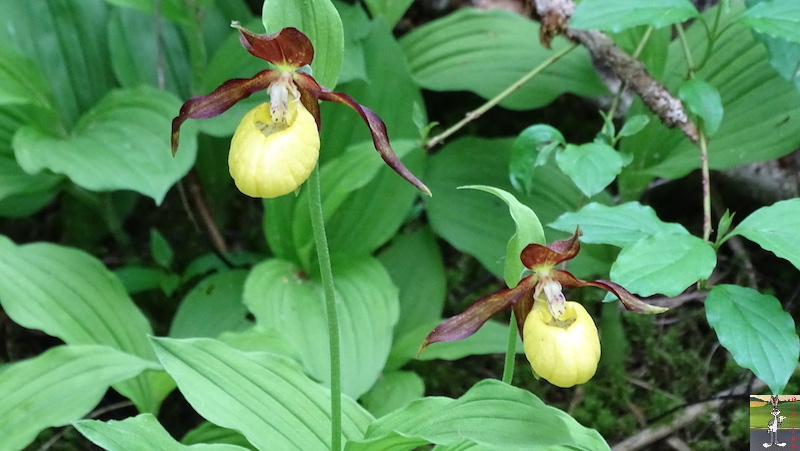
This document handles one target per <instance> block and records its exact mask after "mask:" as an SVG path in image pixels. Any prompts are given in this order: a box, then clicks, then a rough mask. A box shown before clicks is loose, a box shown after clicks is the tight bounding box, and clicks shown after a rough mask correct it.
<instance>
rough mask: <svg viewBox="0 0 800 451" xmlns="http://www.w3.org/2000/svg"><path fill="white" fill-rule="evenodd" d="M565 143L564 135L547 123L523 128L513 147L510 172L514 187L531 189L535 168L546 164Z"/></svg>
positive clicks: (519, 189)
mask: <svg viewBox="0 0 800 451" xmlns="http://www.w3.org/2000/svg"><path fill="white" fill-rule="evenodd" d="M565 144H566V141H565V140H564V135H562V134H561V132H560V131H558V129H556V128H553V127H551V126H549V125H546V124H536V125H531V126H530V127H527V128H526V129H525V130H522V132H520V134H519V136H517V139H516V140H515V141H514V145H513V146H512V147H511V163H510V164H509V169H508V172H509V177H510V178H511V184H512V185H513V186H514V188H516V189H517V190H518V191H522V190H525V191H530V190H531V189H532V187H533V183H534V180H533V177H532V175H533V174H532V170H533V168H534V167H537V166H542V165H544V164H546V163H547V161H548V160H549V158H550V154H551V153H552V152H553V150H555V149H556V148H557V147H558V146H563V145H565Z"/></svg>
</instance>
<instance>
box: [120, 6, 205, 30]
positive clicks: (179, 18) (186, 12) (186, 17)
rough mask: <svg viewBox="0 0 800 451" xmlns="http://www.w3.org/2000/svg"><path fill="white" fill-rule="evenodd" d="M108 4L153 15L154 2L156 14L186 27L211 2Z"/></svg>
mask: <svg viewBox="0 0 800 451" xmlns="http://www.w3.org/2000/svg"><path fill="white" fill-rule="evenodd" d="M106 1H107V2H108V3H111V4H114V5H118V6H124V7H128V8H135V9H137V10H139V11H142V12H145V13H148V14H150V15H152V14H154V12H155V7H156V2H157V3H158V14H159V15H160V16H162V17H165V18H167V19H169V20H171V21H173V22H177V23H179V24H181V25H186V24H188V23H189V22H191V21H192V20H193V18H194V16H195V15H196V14H197V11H196V10H197V8H207V7H208V6H209V5H211V4H212V3H213V0H194V3H187V2H185V1H183V0H106Z"/></svg>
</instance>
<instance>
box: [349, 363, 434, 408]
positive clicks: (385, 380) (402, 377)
mask: <svg viewBox="0 0 800 451" xmlns="http://www.w3.org/2000/svg"><path fill="white" fill-rule="evenodd" d="M424 394H425V382H424V381H423V380H422V378H421V377H419V375H417V373H414V372H411V371H392V372H387V373H384V374H383V376H382V377H381V378H380V379H378V382H376V383H375V385H374V386H373V387H372V388H371V389H370V391H368V392H366V393H364V396H362V397H361V400H360V401H361V404H363V405H364V407H365V408H366V409H367V410H369V412H370V413H371V414H373V415H375V417H376V418H380V417H382V416H384V415H386V414H388V413H391V412H393V411H395V410H397V409H400V408H401V407H405V405H406V404H408V403H409V402H411V401H413V400H415V399H419V398H422V397H423V395H424Z"/></svg>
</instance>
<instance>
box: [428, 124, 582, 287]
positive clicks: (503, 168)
mask: <svg viewBox="0 0 800 451" xmlns="http://www.w3.org/2000/svg"><path fill="white" fill-rule="evenodd" d="M512 143H513V140H512V139H493V140H492V139H482V138H473V137H468V138H462V139H458V140H455V141H453V142H451V143H449V144H447V145H446V146H445V147H444V148H442V149H441V151H439V152H437V153H436V154H435V155H433V156H432V157H431V158H430V160H429V162H428V167H427V169H426V171H425V178H424V180H423V181H424V182H425V184H426V185H427V186H428V188H430V189H431V191H432V192H433V193H434V195H433V197H430V198H425V199H424V201H425V205H426V210H427V213H428V219H429V220H430V223H431V227H432V228H433V230H434V231H435V232H436V233H437V234H438V235H439V236H441V237H442V238H444V239H445V240H447V241H448V242H450V244H452V245H453V246H454V247H455V248H457V249H459V250H461V251H463V252H466V253H469V254H471V255H474V256H475V257H476V258H477V259H478V260H480V262H481V263H482V264H483V265H484V266H485V267H486V268H487V269H489V271H491V272H492V273H494V274H495V275H498V276H502V275H503V264H504V252H505V251H504V250H505V249H506V246H507V244H508V241H507V240H508V237H510V236H511V235H513V234H514V222H513V220H512V219H511V217H510V216H509V215H508V207H507V206H506V205H505V204H504V203H503V202H502V201H500V199H497V198H494V197H491V196H486V195H485V194H483V193H478V192H471V191H465V190H458V189H457V188H458V187H459V186H463V185H487V186H494V187H497V188H499V189H502V190H505V191H508V192H509V193H512V194H514V196H516V198H517V199H518V200H519V201H520V202H522V203H523V204H524V205H527V206H528V207H530V208H531V209H532V210H533V211H534V213H536V216H537V217H538V218H539V220H540V221H541V222H542V223H543V224H547V223H550V222H552V221H554V220H555V219H556V218H557V217H558V216H559V215H561V214H562V213H563V212H565V211H573V210H575V209H577V208H578V207H579V205H581V204H582V203H583V202H585V197H584V196H583V194H582V193H581V192H580V191H579V190H578V189H577V187H575V186H574V184H573V183H572V182H571V181H570V180H569V178H567V176H565V175H564V174H562V173H561V171H559V170H558V169H557V168H556V167H555V165H554V164H548V165H545V166H541V167H538V168H535V169H534V172H533V177H534V179H535V180H536V181H537V183H536V184H535V185H534V186H533V189H532V190H531V192H530V193H520V192H518V191H516V190H514V189H513V188H512V187H511V184H510V183H509V180H508V164H509V157H510V151H511V144H512ZM573 231H574V230H573ZM517 276H519V275H517Z"/></svg>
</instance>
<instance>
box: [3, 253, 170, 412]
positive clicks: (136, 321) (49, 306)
mask: <svg viewBox="0 0 800 451" xmlns="http://www.w3.org/2000/svg"><path fill="white" fill-rule="evenodd" d="M0 305H2V307H3V310H5V312H6V314H7V315H8V316H9V317H10V318H11V319H12V320H13V321H14V322H15V323H17V324H19V325H21V326H24V327H27V328H30V329H38V330H41V331H43V332H45V333H47V334H48V335H52V336H55V337H58V338H60V339H61V340H63V341H64V342H66V343H67V344H70V345H80V344H103V345H108V346H111V347H112V348H115V349H119V350H121V351H125V352H127V353H130V354H133V355H136V356H139V357H142V358H145V359H150V360H155V354H153V350H152V348H151V347H150V345H149V343H148V341H147V335H149V334H152V333H153V329H152V328H151V327H150V324H149V323H148V321H147V319H146V318H145V316H144V314H142V312H141V311H140V310H139V309H138V308H137V307H136V305H135V304H134V303H133V301H132V300H131V298H130V297H128V294H127V293H126V292H125V289H124V288H123V286H122V284H121V283H120V282H119V280H118V279H117V278H116V277H114V275H113V274H112V273H111V272H110V271H108V270H107V269H106V268H105V267H104V266H103V264H102V263H101V262H100V261H99V260H97V259H95V258H94V257H92V256H90V255H88V254H86V253H84V252H82V251H79V250H77V249H71V248H68V247H62V246H58V245H55V244H50V243H34V244H26V245H23V246H8V247H7V248H5V249H3V252H0ZM163 378H164V376H163V373H161V374H159V373H146V374H143V375H141V376H139V377H137V378H136V379H132V380H130V381H126V382H121V383H118V384H116V385H115V386H114V388H115V389H116V390H117V391H119V392H120V393H122V394H123V395H125V396H127V397H129V398H131V400H132V401H133V402H134V403H135V404H136V405H137V407H138V408H139V410H141V411H150V412H155V411H156V410H157V409H158V405H159V404H160V402H161V400H162V399H163V397H164V396H166V395H167V393H168V392H169V389H168V388H167V387H166V386H163V385H161V383H162V382H163ZM162 390H167V391H163V392H162Z"/></svg>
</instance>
